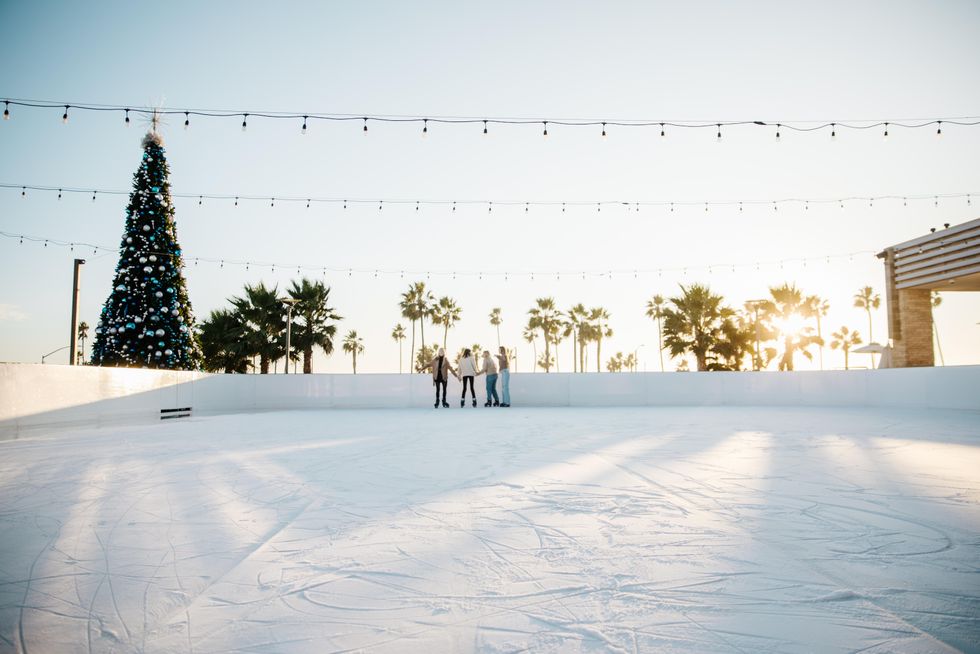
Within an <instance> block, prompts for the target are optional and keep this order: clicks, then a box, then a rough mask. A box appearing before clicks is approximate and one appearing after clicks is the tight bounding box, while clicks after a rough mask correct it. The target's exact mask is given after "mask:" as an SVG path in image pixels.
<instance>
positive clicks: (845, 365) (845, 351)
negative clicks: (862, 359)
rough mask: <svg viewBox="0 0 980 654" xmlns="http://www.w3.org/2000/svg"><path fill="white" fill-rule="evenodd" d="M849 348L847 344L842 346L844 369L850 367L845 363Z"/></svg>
mask: <svg viewBox="0 0 980 654" xmlns="http://www.w3.org/2000/svg"><path fill="white" fill-rule="evenodd" d="M850 349H851V348H849V347H847V346H845V347H844V370H850V369H851V367H850V366H849V365H848V363H847V354H848V350H850Z"/></svg>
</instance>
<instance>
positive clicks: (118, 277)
mask: <svg viewBox="0 0 980 654" xmlns="http://www.w3.org/2000/svg"><path fill="white" fill-rule="evenodd" d="M156 127H157V125H156V120H154V124H153V129H151V131H150V132H148V133H147V135H146V136H145V137H144V138H143V161H142V162H141V163H140V167H139V170H137V171H136V174H135V175H134V176H133V192H132V194H131V195H130V196H129V206H128V207H127V208H126V231H125V233H124V234H123V239H122V243H121V244H120V248H119V264H118V265H117V266H116V274H115V279H114V280H113V282H112V291H111V292H110V294H109V299H108V300H106V303H105V306H104V307H103V308H102V315H101V317H100V319H99V326H98V328H97V329H96V330H95V344H94V345H93V346H92V363H93V365H97V366H127V367H134V368H166V369H174V370H192V369H197V368H198V367H199V366H200V351H199V348H198V345H197V342H196V340H195V336H194V329H193V327H194V317H193V314H192V313H191V303H190V300H188V298H187V285H186V283H185V281H184V275H183V267H184V263H183V258H182V257H181V253H180V245H179V244H178V243H177V226H176V223H175V222H174V206H173V202H171V198H170V182H169V177H170V169H169V168H168V166H167V159H166V156H165V154H164V149H163V139H162V138H161V137H160V134H159V133H158V132H157V129H156Z"/></svg>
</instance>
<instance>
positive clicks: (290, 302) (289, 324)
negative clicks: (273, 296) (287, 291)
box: [279, 297, 299, 375]
mask: <svg viewBox="0 0 980 654" xmlns="http://www.w3.org/2000/svg"><path fill="white" fill-rule="evenodd" d="M279 301H280V302H282V303H283V304H285V305H286V372H285V373H284V374H287V375H288V374H289V348H290V340H291V338H292V335H293V307H294V306H295V305H296V303H297V302H299V300H297V299H295V298H291V297H281V298H279Z"/></svg>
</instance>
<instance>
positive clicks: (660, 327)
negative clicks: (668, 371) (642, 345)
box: [657, 315, 664, 372]
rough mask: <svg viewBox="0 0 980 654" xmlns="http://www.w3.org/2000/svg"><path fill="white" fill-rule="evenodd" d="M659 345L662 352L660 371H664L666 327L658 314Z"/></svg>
mask: <svg viewBox="0 0 980 654" xmlns="http://www.w3.org/2000/svg"><path fill="white" fill-rule="evenodd" d="M657 346H658V351H659V352H660V372H663V371H664V327H663V323H662V322H661V318H660V316H659V315H658V316H657Z"/></svg>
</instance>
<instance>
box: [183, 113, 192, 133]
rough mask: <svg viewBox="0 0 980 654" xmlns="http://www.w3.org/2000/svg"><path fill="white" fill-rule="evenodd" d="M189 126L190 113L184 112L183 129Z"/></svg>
mask: <svg viewBox="0 0 980 654" xmlns="http://www.w3.org/2000/svg"><path fill="white" fill-rule="evenodd" d="M190 126H191V115H190V113H188V112H186V111H185V112H184V129H187V128H188V127H190Z"/></svg>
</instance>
